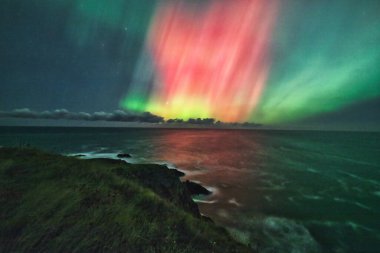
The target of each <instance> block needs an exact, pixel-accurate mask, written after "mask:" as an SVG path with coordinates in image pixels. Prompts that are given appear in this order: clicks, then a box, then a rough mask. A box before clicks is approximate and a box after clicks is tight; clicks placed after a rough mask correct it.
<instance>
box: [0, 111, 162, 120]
mask: <svg viewBox="0 0 380 253" xmlns="http://www.w3.org/2000/svg"><path fill="white" fill-rule="evenodd" d="M0 118H23V119H56V120H58V119H64V120H84V121H115V122H144V123H160V122H164V118H162V117H160V116H157V115H154V114H152V113H150V112H144V113H133V112H128V111H122V110H116V111H114V112H111V113H109V112H94V113H87V112H70V111H68V110H66V109H58V110H54V111H43V112H36V111H32V110H30V109H28V108H23V109H15V110H13V111H10V112H4V111H0Z"/></svg>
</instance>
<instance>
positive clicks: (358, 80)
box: [251, 1, 380, 124]
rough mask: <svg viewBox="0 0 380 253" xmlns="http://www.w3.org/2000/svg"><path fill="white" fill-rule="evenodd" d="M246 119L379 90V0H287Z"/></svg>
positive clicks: (298, 112) (303, 110)
mask: <svg viewBox="0 0 380 253" xmlns="http://www.w3.org/2000/svg"><path fill="white" fill-rule="evenodd" d="M281 6H282V7H281V12H280V16H279V18H278V20H277V27H276V31H275V33H274V37H273V41H272V63H271V70H270V76H269V80H268V82H267V85H266V88H265V91H264V94H263V96H262V97H261V100H260V103H259V105H258V107H257V109H256V111H255V112H254V113H253V114H252V117H251V120H253V121H255V122H261V123H271V124H274V123H283V122H292V121H297V120H299V119H303V118H308V117H312V116H315V115H319V114H323V113H328V112H334V111H337V110H339V109H342V108H344V107H346V106H348V105H351V104H354V103H359V102H362V101H365V100H369V99H373V98H376V97H379V95H380V16H379V11H380V2H379V1H362V2H361V3H358V2H357V1H286V2H283V3H282V4H281Z"/></svg>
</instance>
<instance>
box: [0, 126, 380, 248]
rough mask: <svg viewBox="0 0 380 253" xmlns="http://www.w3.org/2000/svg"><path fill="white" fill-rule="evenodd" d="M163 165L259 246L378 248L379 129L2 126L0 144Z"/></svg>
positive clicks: (220, 220)
mask: <svg viewBox="0 0 380 253" xmlns="http://www.w3.org/2000/svg"><path fill="white" fill-rule="evenodd" d="M26 144H28V145H31V146H35V147H40V148H43V149H45V150H49V151H53V152H58V153H62V154H65V155H73V154H85V155H86V156H85V158H91V157H116V154H118V153H120V152H126V153H130V154H132V158H130V159H127V161H129V162H139V163H148V162H155V163H163V164H167V165H168V166H169V167H170V168H177V169H179V170H182V171H184V172H185V173H186V176H185V178H184V180H186V179H188V180H192V181H195V182H199V183H201V184H202V185H204V186H205V187H207V188H209V189H210V190H211V191H212V192H213V193H212V194H211V195H210V196H207V197H205V196H196V197H195V200H196V201H197V202H198V204H199V207H200V211H201V212H202V214H204V215H207V216H209V217H211V218H212V219H213V220H214V221H215V222H216V223H217V224H221V225H223V226H224V227H226V228H228V230H229V231H230V233H231V234H232V235H233V236H234V237H236V238H238V239H239V240H242V241H244V242H246V243H250V244H251V246H252V247H253V248H256V249H259V250H260V252H264V253H266V252H268V253H269V252H271V253H276V252H281V253H287V252H292V253H303V252H305V253H313V252H328V253H330V252H331V253H334V252H336V253H342V252H347V253H351V252H352V253H354V252H355V253H358V252H380V133H364V132H318V131H268V130H188V129H129V128H10V127H2V128H0V146H20V145H26Z"/></svg>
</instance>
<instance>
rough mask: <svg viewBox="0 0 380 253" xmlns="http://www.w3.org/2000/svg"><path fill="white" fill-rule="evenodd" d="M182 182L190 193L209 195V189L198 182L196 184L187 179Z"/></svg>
mask: <svg viewBox="0 0 380 253" xmlns="http://www.w3.org/2000/svg"><path fill="white" fill-rule="evenodd" d="M184 184H185V186H186V188H187V189H188V190H189V192H190V194H191V195H199V194H203V195H209V194H211V192H210V191H209V190H207V189H206V188H204V187H203V186H202V185H200V184H197V183H194V182H191V181H188V180H186V182H184Z"/></svg>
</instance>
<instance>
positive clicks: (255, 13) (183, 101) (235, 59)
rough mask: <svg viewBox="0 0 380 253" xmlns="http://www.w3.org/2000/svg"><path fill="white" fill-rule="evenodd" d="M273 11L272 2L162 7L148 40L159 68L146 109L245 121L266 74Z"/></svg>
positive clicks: (225, 0)
mask: <svg viewBox="0 0 380 253" xmlns="http://www.w3.org/2000/svg"><path fill="white" fill-rule="evenodd" d="M276 11H277V4H276V2H274V1H271V0H269V1H268V0H216V1H213V2H212V3H210V4H207V6H203V7H202V8H201V7H200V6H189V5H188V4H184V3H178V2H176V3H169V4H166V5H163V6H161V7H160V8H159V9H158V11H157V13H156V15H155V17H154V20H153V23H152V26H151V29H150V34H149V42H148V44H149V47H150V50H151V52H152V54H153V59H154V63H155V67H156V71H157V80H156V86H155V91H154V93H153V97H152V98H151V100H150V108H149V109H150V111H151V112H153V113H157V114H159V115H163V116H164V117H167V118H185V119H186V118H189V117H199V116H201V117H213V118H216V119H218V120H222V121H226V122H228V121H245V120H247V119H248V117H249V116H250V114H251V113H252V111H253V110H254V108H255V106H256V104H257V103H258V101H259V98H260V95H261V93H262V90H263V88H264V85H265V82H266V79H267V76H268V70H269V59H268V58H269V57H268V51H269V42H270V36H271V34H272V29H273V23H274V21H275V17H276Z"/></svg>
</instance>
